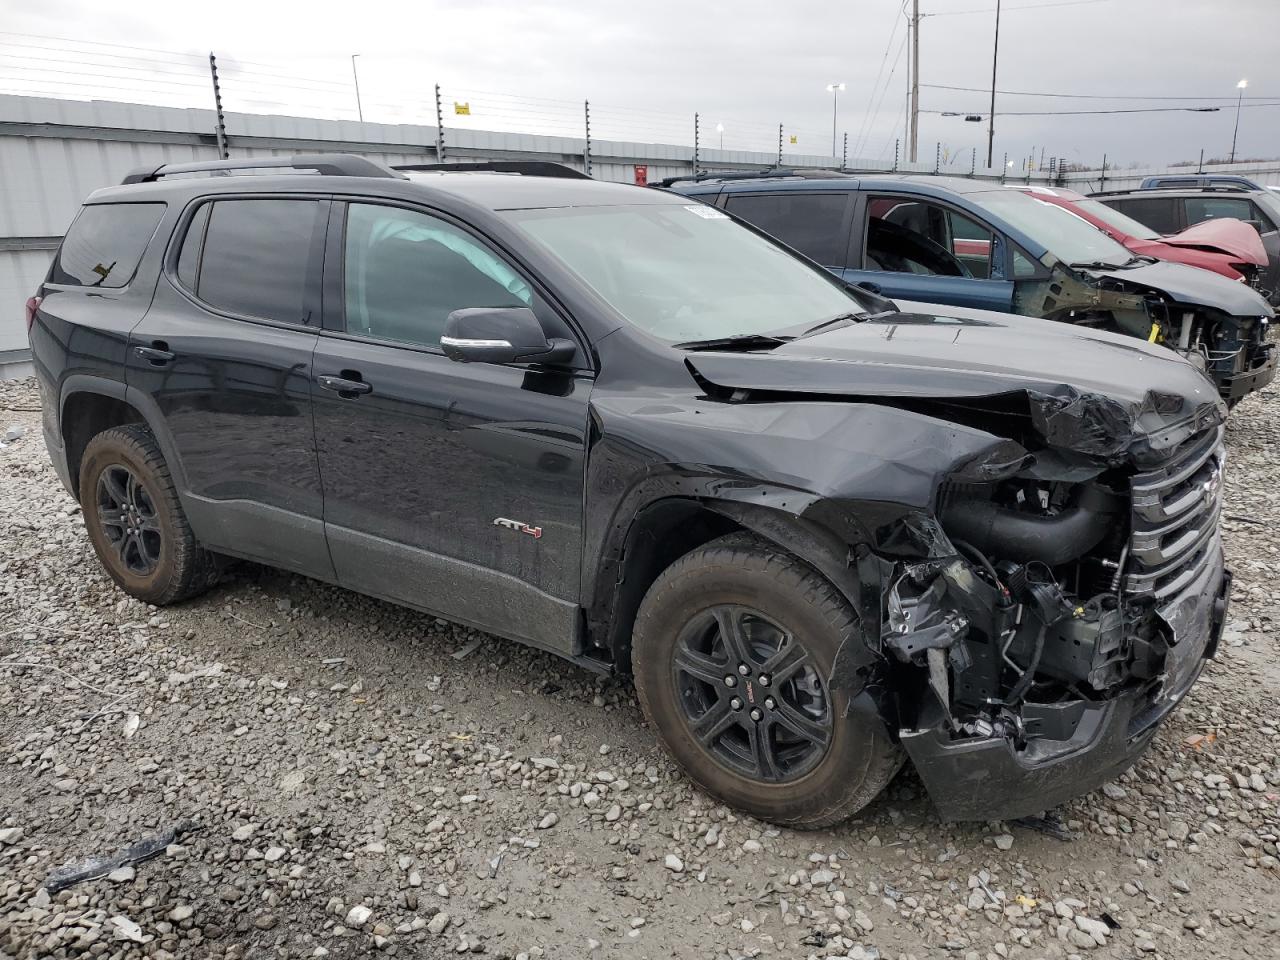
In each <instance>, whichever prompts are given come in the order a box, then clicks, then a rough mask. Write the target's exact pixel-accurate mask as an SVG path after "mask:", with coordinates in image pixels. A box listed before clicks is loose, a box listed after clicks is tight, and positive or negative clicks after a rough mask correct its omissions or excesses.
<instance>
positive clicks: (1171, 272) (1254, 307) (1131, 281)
mask: <svg viewBox="0 0 1280 960" xmlns="http://www.w3.org/2000/svg"><path fill="white" fill-rule="evenodd" d="M1083 272H1084V273H1087V274H1089V276H1092V277H1108V278H1110V279H1113V280H1118V281H1120V282H1121V283H1124V284H1126V285H1130V286H1133V287H1139V288H1141V287H1145V288H1147V289H1149V290H1152V291H1155V292H1157V293H1165V294H1167V295H1168V296H1169V297H1171V298H1172V299H1174V300H1176V301H1178V302H1179V303H1185V304H1188V305H1191V306H1198V307H1212V308H1213V309H1216V310H1221V311H1223V312H1224V313H1228V314H1230V315H1231V316H1233V317H1268V318H1270V317H1274V316H1275V311H1274V310H1272V309H1271V307H1270V305H1269V304H1268V303H1267V301H1266V300H1264V299H1263V298H1262V296H1261V295H1260V294H1259V293H1258V292H1257V291H1256V290H1254V289H1252V288H1251V287H1249V286H1248V285H1246V284H1243V283H1240V282H1239V281H1236V280H1229V279H1227V278H1226V277H1224V276H1222V275H1221V274H1217V273H1213V272H1212V271H1209V270H1202V269H1201V268H1199V267H1192V266H1188V265H1187V264H1185V263H1170V262H1169V261H1167V260H1161V261H1158V262H1156V263H1144V264H1142V265H1140V266H1135V267H1124V268H1119V267H1117V268H1115V269H1113V270H1085V271H1083Z"/></svg>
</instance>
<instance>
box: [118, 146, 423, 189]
mask: <svg viewBox="0 0 1280 960" xmlns="http://www.w3.org/2000/svg"><path fill="white" fill-rule="evenodd" d="M275 168H284V169H287V170H309V171H312V172H314V173H318V174H321V175H323V176H328V177H381V178H383V179H386V178H394V179H397V180H403V179H404V177H403V176H402V175H401V174H398V173H395V172H394V171H392V170H391V169H390V168H388V167H386V166H383V165H382V164H381V163H377V162H376V161H373V160H369V159H367V158H366V157H358V156H356V155H355V154H353V153H324V154H320V153H317V154H304V155H298V156H295V157H252V158H250V157H246V158H245V159H243V160H198V161H196V162H195V163H162V164H160V166H158V167H139V168H138V169H136V170H133V171H131V172H130V173H129V174H128V175H127V176H126V177H125V178H124V180H122V181H121V182H122V183H154V182H155V181H156V180H160V179H163V178H164V177H172V176H175V175H182V174H189V173H207V174H209V175H210V176H214V177H216V176H218V175H220V174H229V173H232V172H233V171H236V170H258V169H262V170H269V169H275Z"/></svg>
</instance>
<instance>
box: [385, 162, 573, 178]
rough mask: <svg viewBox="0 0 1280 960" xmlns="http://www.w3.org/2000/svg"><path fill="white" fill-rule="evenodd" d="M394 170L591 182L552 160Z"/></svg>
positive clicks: (401, 165) (404, 166)
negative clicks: (518, 176) (556, 178)
mask: <svg viewBox="0 0 1280 960" xmlns="http://www.w3.org/2000/svg"><path fill="white" fill-rule="evenodd" d="M391 169H392V170H404V171H406V172H408V173H518V174H520V175H522V176H525V177H560V178H562V179H565V180H590V179H591V177H589V176H587V175H586V174H585V173H583V172H582V171H580V170H575V169H573V167H570V166H566V165H565V164H563V163H553V162H552V161H550V160H484V161H475V162H463V163H398V164H396V165H395V166H394V167H392V168H391Z"/></svg>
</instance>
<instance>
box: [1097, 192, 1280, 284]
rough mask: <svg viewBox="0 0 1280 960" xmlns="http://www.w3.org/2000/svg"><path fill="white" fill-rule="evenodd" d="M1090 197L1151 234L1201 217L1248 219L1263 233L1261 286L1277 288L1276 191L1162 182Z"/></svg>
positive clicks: (1279, 209) (1279, 235)
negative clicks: (1263, 269)
mask: <svg viewBox="0 0 1280 960" xmlns="http://www.w3.org/2000/svg"><path fill="white" fill-rule="evenodd" d="M1091 196H1092V197H1093V198H1094V199H1095V200H1098V201H1099V202H1101V203H1105V204H1106V205H1107V206H1109V207H1114V208H1115V209H1116V210H1119V211H1120V212H1121V213H1123V214H1124V215H1125V216H1128V217H1132V218H1133V219H1134V220H1137V221H1138V222H1139V223H1142V224H1146V225H1147V226H1148V227H1150V228H1151V229H1152V230H1154V231H1156V233H1160V234H1170V233H1180V232H1181V231H1183V230H1185V229H1187V227H1194V226H1195V225H1196V224H1197V223H1204V222H1205V221H1206V220H1221V219H1224V218H1232V219H1235V220H1243V221H1244V222H1245V223H1248V224H1249V225H1250V226H1252V227H1253V228H1254V229H1255V230H1257V231H1258V234H1259V235H1260V236H1261V237H1262V246H1263V248H1264V249H1265V250H1266V251H1267V263H1268V265H1267V268H1266V270H1265V272H1264V274H1263V276H1262V286H1263V287H1264V288H1265V289H1267V290H1270V291H1273V292H1276V291H1280V194H1277V193H1276V192H1275V191H1273V190H1265V189H1262V188H1257V189H1250V188H1248V187H1244V186H1232V185H1215V186H1184V185H1182V184H1165V183H1164V182H1163V181H1162V182H1160V183H1159V184H1158V185H1156V186H1153V187H1146V188H1144V189H1139V190H1121V191H1107V192H1104V193H1095V194H1091Z"/></svg>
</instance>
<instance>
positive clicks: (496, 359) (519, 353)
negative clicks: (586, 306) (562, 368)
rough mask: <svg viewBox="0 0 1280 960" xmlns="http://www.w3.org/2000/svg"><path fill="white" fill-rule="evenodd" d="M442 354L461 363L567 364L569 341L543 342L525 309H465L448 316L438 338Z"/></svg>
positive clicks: (537, 325) (541, 333) (570, 350)
mask: <svg viewBox="0 0 1280 960" xmlns="http://www.w3.org/2000/svg"><path fill="white" fill-rule="evenodd" d="M440 346H442V347H443V348H444V355H445V356H446V357H448V358H449V359H450V360H457V361H459V362H461V363H547V364H558V363H567V362H569V361H570V360H572V359H573V355H574V353H575V352H576V349H577V348H576V347H575V346H574V343H573V341H572V340H564V339H560V338H555V339H550V340H549V339H547V335H546V333H545V332H544V331H543V329H542V324H541V323H539V322H538V318H537V317H536V316H534V314H533V311H532V310H530V309H529V308H528V307H468V308H467V309H465V310H455V311H453V313H451V314H449V317H448V319H446V320H445V323H444V336H442V337H441V338H440Z"/></svg>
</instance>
